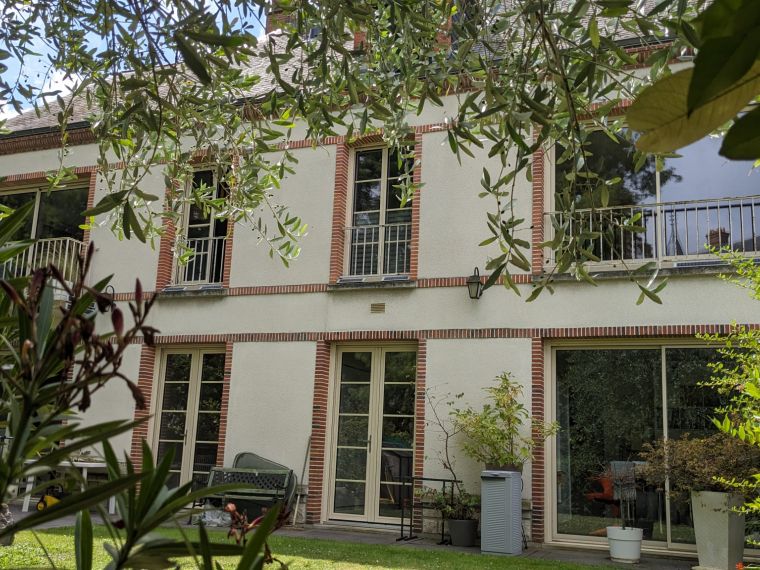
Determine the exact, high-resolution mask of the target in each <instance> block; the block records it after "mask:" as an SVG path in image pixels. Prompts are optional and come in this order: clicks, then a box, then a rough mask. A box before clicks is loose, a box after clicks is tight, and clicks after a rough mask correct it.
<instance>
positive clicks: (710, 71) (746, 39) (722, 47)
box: [688, 26, 760, 113]
mask: <svg viewBox="0 0 760 570" xmlns="http://www.w3.org/2000/svg"><path fill="white" fill-rule="evenodd" d="M759 53H760V26H756V27H754V28H752V29H750V30H748V31H747V33H746V34H745V35H744V36H732V37H728V38H718V39H714V40H710V41H708V42H705V44H704V45H703V46H702V48H701V49H700V51H699V55H697V58H696V60H694V76H693V77H692V80H691V84H690V85H689V98H688V103H689V112H690V113H691V112H693V111H694V109H696V108H698V107H700V106H701V105H704V104H705V103H706V102H707V101H709V100H710V99H712V98H713V97H715V96H716V95H718V94H720V93H721V92H722V91H724V90H726V89H728V88H729V87H731V85H733V84H734V83H736V82H737V81H739V80H740V79H741V78H742V77H744V75H746V74H747V72H748V71H749V70H750V69H751V68H752V65H753V64H754V63H755V60H756V59H757V56H758V54H759Z"/></svg>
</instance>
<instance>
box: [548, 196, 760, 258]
mask: <svg viewBox="0 0 760 570" xmlns="http://www.w3.org/2000/svg"><path fill="white" fill-rule="evenodd" d="M637 215H638V219H635V217H636V216H637ZM634 219H635V221H634V222H633V223H632V224H631V225H633V226H636V227H637V228H638V231H636V232H631V231H629V230H627V229H625V228H624V227H623V225H624V224H625V223H626V221H628V220H634ZM545 220H546V225H545V228H546V239H547V240H551V239H552V238H553V237H555V236H556V235H557V233H561V234H563V235H564V236H565V237H564V239H563V242H564V243H568V242H569V241H570V239H571V238H572V237H576V238H580V239H581V240H583V241H584V247H585V249H587V250H588V251H590V252H592V253H593V254H594V255H596V256H597V257H598V258H599V261H600V262H649V261H657V262H662V261H669V260H688V259H699V258H702V257H705V256H708V255H709V252H708V251H707V246H713V247H717V248H722V247H730V248H731V249H733V250H734V251H737V252H740V253H746V254H753V253H757V252H760V195H759V196H746V197H741V198H719V199H712V200H691V201H681V202H662V203H659V204H642V205H637V206H614V207H609V208H595V209H584V210H576V211H575V212H572V213H568V212H547V213H546V214H545ZM590 233H591V234H595V233H598V236H596V237H594V238H589V237H588V236H589V234H590ZM584 236H585V238H584ZM551 254H553V252H551ZM550 260H551V261H552V262H554V259H553V258H551V259H550Z"/></svg>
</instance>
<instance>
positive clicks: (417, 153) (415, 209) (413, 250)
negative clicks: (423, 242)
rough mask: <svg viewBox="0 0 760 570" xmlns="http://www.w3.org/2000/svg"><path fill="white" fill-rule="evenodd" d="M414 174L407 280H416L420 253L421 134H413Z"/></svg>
mask: <svg viewBox="0 0 760 570" xmlns="http://www.w3.org/2000/svg"><path fill="white" fill-rule="evenodd" d="M414 163H415V166H414V172H413V173H412V183H413V184H414V185H415V187H416V190H415V192H414V199H413V200H412V240H411V243H410V244H409V249H410V251H409V278H410V279H417V271H418V268H419V257H420V256H419V252H420V200H421V199H422V186H421V184H422V133H421V132H419V133H417V132H415V134H414Z"/></svg>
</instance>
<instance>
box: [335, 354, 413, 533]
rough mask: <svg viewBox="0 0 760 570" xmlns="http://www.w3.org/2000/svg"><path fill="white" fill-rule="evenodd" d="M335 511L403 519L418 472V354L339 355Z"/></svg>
mask: <svg viewBox="0 0 760 570" xmlns="http://www.w3.org/2000/svg"><path fill="white" fill-rule="evenodd" d="M338 362H339V372H338V374H339V378H338V386H337V389H338V402H337V410H336V422H337V423H336V431H335V447H336V449H335V468H334V476H335V479H334V487H333V504H332V511H331V512H332V514H333V515H335V516H337V517H338V518H341V517H344V518H353V519H359V520H366V521H378V522H390V520H389V519H395V518H398V517H399V516H400V514H401V505H402V503H403V502H404V501H406V502H409V501H411V487H409V488H405V487H404V486H403V485H402V483H403V481H404V480H405V479H406V478H407V477H410V476H411V475H412V473H413V467H412V464H413V460H414V403H415V397H416V391H415V390H416V366H417V353H416V352H415V351H412V350H406V351H403V350H399V349H392V348H387V349H386V348H373V349H371V350H366V351H365V350H357V351H349V350H345V351H341V352H339V354H338Z"/></svg>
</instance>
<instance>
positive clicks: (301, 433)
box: [224, 342, 316, 482]
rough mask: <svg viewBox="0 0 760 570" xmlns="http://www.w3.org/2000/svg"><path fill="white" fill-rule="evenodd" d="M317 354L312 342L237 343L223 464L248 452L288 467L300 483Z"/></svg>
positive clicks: (233, 357) (309, 424)
mask: <svg viewBox="0 0 760 570" xmlns="http://www.w3.org/2000/svg"><path fill="white" fill-rule="evenodd" d="M315 357H316V353H315V345H314V343H308V342H293V343H286V342H284V343H238V344H235V348H234V351H233V356H232V376H231V379H230V398H229V413H228V421H227V442H226V446H225V450H224V464H225V465H232V460H233V459H234V457H235V455H236V454H237V453H240V452H243V451H251V452H254V453H256V454H258V455H261V456H263V457H266V458H267V459H271V460H273V461H276V462H278V463H282V464H283V465H287V466H288V467H290V468H291V469H293V471H294V472H295V474H296V476H297V477H298V478H299V482H301V481H300V478H301V471H302V469H303V465H304V458H305V456H306V445H307V443H308V438H309V436H310V435H311V411H312V396H313V394H314V362H315ZM307 476H308V473H307Z"/></svg>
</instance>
